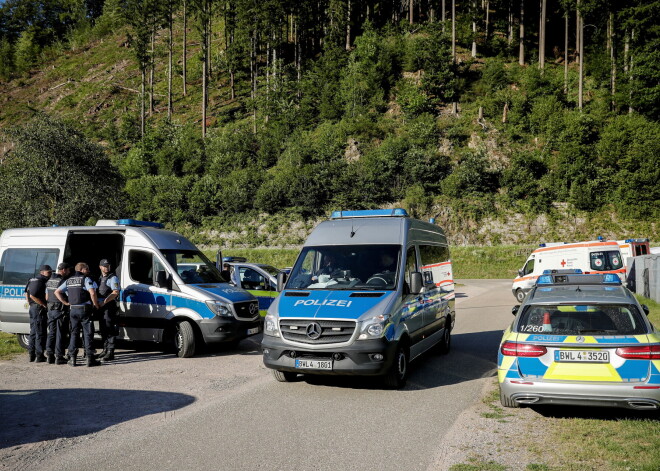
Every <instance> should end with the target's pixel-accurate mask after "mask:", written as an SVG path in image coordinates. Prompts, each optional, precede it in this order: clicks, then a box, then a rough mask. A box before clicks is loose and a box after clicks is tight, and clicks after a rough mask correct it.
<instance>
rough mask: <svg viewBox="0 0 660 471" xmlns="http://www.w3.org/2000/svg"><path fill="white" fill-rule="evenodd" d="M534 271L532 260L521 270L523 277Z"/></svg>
mask: <svg viewBox="0 0 660 471" xmlns="http://www.w3.org/2000/svg"><path fill="white" fill-rule="evenodd" d="M533 271H534V259H533V258H532V259H531V260H528V261H527V263H526V264H525V268H523V276H525V275H529V274H530V273H532V272H533Z"/></svg>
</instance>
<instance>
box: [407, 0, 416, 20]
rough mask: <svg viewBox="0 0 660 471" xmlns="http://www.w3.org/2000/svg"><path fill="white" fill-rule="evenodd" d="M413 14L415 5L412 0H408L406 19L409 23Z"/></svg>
mask: <svg viewBox="0 0 660 471" xmlns="http://www.w3.org/2000/svg"><path fill="white" fill-rule="evenodd" d="M414 14H415V5H414V2H413V0H409V2H408V20H409V21H410V24H413V23H414V21H413V15H414Z"/></svg>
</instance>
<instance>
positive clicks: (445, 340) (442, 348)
mask: <svg viewBox="0 0 660 471" xmlns="http://www.w3.org/2000/svg"><path fill="white" fill-rule="evenodd" d="M449 326H451V319H447V323H446V324H445V331H444V332H443V334H442V340H441V341H440V343H439V344H438V353H439V354H440V355H446V354H447V353H449V350H450V349H451V328H450V327H449Z"/></svg>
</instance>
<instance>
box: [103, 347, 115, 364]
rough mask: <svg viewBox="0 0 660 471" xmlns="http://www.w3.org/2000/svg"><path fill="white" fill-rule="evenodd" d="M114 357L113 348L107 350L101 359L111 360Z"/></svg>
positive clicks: (104, 360)
mask: <svg viewBox="0 0 660 471" xmlns="http://www.w3.org/2000/svg"><path fill="white" fill-rule="evenodd" d="M114 359H115V351H114V350H108V351H107V353H106V354H105V355H103V356H102V357H101V361H103V362H106V361H112V360H114Z"/></svg>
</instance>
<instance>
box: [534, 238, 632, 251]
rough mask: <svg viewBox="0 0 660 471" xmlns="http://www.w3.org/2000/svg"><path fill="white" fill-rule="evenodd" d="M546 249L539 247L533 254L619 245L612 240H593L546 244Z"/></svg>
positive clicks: (617, 246) (616, 246)
mask: <svg viewBox="0 0 660 471" xmlns="http://www.w3.org/2000/svg"><path fill="white" fill-rule="evenodd" d="M546 245H547V246H546V247H539V248H538V249H536V250H534V252H532V253H540V252H550V251H553V250H565V249H577V248H583V247H584V248H591V247H595V248H598V247H615V248H617V249H618V248H619V244H618V243H617V242H616V241H613V240H610V241H606V242H601V241H599V240H592V241H588V242H574V243H566V242H564V243H558V244H554V243H553V244H546Z"/></svg>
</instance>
